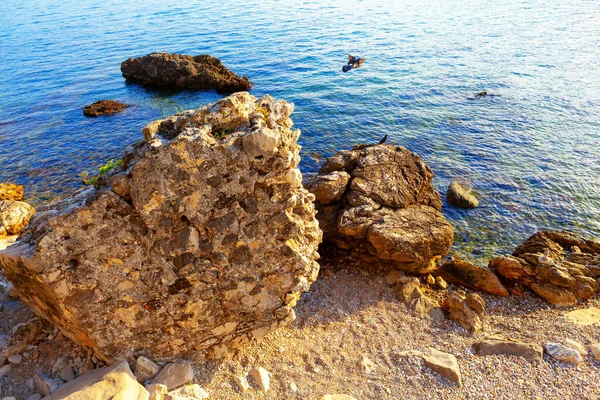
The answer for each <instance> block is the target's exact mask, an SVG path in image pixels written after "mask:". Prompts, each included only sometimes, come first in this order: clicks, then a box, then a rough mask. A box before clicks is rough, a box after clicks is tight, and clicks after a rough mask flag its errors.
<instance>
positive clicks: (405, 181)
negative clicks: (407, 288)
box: [308, 144, 454, 273]
mask: <svg viewBox="0 0 600 400" xmlns="http://www.w3.org/2000/svg"><path fill="white" fill-rule="evenodd" d="M347 177H349V180H348V181H346V179H345V178H347ZM432 179H433V172H431V169H429V167H428V166H427V165H425V163H424V162H423V160H422V159H421V157H419V156H418V155H416V154H413V153H411V152H410V151H408V150H407V149H405V148H403V147H400V146H391V145H385V144H382V145H375V146H368V145H360V146H355V147H354V148H353V149H352V150H347V151H341V152H339V153H337V154H335V155H334V156H332V157H330V158H329V159H328V160H327V161H326V162H325V163H324V164H323V166H322V167H321V169H320V171H319V175H318V176H317V177H315V178H313V179H311V180H310V182H309V184H308V187H309V190H310V191H311V192H312V193H313V194H315V196H316V197H317V203H316V204H317V209H318V210H319V213H318V214H317V218H318V219H319V224H320V227H321V229H323V233H324V238H325V239H326V240H329V241H331V242H334V243H335V244H336V245H337V246H338V247H340V248H342V249H347V250H350V249H351V250H353V251H356V252H358V253H359V254H360V255H362V256H364V257H365V258H369V259H372V258H373V256H375V257H377V258H379V259H381V260H383V261H384V262H386V263H389V264H392V265H393V266H394V267H395V268H396V269H399V270H403V271H406V272H410V273H427V272H429V271H431V270H433V269H435V268H436V261H437V260H438V259H439V258H440V257H441V256H443V255H445V254H447V253H448V251H449V250H450V246H451V245H452V241H453V240H454V230H453V229H452V227H451V226H450V224H449V223H448V222H447V221H446V219H445V218H444V216H443V215H442V214H441V213H440V212H439V210H440V209H441V207H442V202H441V199H440V196H439V194H438V193H437V192H436V191H435V189H434V188H433V185H432V184H431V180H432Z"/></svg>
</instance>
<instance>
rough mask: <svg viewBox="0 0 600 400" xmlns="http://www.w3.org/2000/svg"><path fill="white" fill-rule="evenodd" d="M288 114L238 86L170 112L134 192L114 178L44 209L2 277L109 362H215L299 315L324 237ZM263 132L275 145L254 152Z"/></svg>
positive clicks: (139, 164)
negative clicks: (210, 101)
mask: <svg viewBox="0 0 600 400" xmlns="http://www.w3.org/2000/svg"><path fill="white" fill-rule="evenodd" d="M257 110H258V111H257ZM292 110H293V105H291V104H288V103H286V102H284V101H275V100H273V98H271V97H270V96H265V97H263V98H261V99H256V98H255V97H253V96H251V95H250V94H248V93H246V92H241V93H236V94H234V95H231V96H229V97H227V98H224V99H222V100H220V101H218V102H217V103H216V104H214V105H209V106H207V107H204V108H201V109H199V110H195V111H188V112H185V113H182V114H180V115H178V116H177V117H175V118H172V119H169V120H168V122H169V123H165V124H164V127H163V128H164V129H163V128H161V129H160V130H159V131H158V134H159V135H162V138H159V137H154V138H153V139H151V140H150V142H149V143H144V144H142V145H140V146H139V147H138V148H137V149H136V151H135V152H134V154H132V155H129V156H127V157H126V158H125V162H124V168H126V171H125V173H126V175H127V177H128V178H129V179H130V184H129V185H128V186H129V188H130V189H129V193H128V194H127V196H125V193H123V197H122V196H119V195H117V194H116V193H114V192H113V191H111V190H110V182H111V179H112V176H105V177H104V178H103V180H104V181H105V182H106V183H107V184H106V185H103V184H98V185H96V186H97V188H92V189H90V191H89V192H86V193H85V196H84V197H83V198H77V199H75V200H74V201H73V202H72V203H71V204H69V205H67V206H65V207H64V208H62V209H60V210H58V211H53V212H45V213H43V214H42V213H40V214H38V217H37V218H36V219H35V222H34V223H32V226H31V229H28V232H27V235H26V236H25V237H23V239H22V240H21V241H20V242H18V243H17V244H15V245H13V246H11V247H9V248H8V249H6V250H5V251H4V252H2V253H0V264H1V265H2V268H3V269H4V272H5V275H6V277H7V278H8V279H9V280H10V281H11V282H12V283H13V284H14V286H15V287H16V288H18V290H19V292H20V294H21V298H22V299H23V300H24V301H25V302H26V303H27V304H29V305H30V306H31V307H32V308H33V309H34V311H35V312H36V313H37V314H39V315H41V316H43V317H44V318H45V319H47V320H48V321H51V322H52V323H53V324H55V325H56V326H57V327H59V329H60V330H61V331H62V333H63V334H65V335H66V336H67V337H69V338H70V339H72V340H73V341H75V342H76V343H79V344H81V345H85V346H88V347H92V348H93V349H94V350H95V352H96V354H97V355H98V356H99V357H100V358H101V359H103V360H105V361H107V362H113V361H115V360H116V359H119V358H127V359H129V360H131V361H133V357H134V356H137V355H146V356H148V357H149V358H151V359H153V360H155V361H168V360H171V359H175V358H179V357H188V358H194V355H195V354H196V353H202V354H206V353H208V355H209V356H213V357H219V356H222V355H224V354H226V353H227V352H228V349H230V348H233V347H236V346H240V345H242V344H244V343H246V342H248V341H249V340H251V339H252V338H258V337H262V336H264V335H265V334H266V333H268V332H270V331H272V330H273V329H275V328H276V327H278V326H280V325H285V324H289V323H291V322H292V321H293V320H294V319H295V314H294V312H293V310H292V308H291V305H293V304H295V301H296V300H297V299H298V297H299V294H300V292H302V291H306V290H308V289H309V287H310V283H311V282H313V281H314V280H315V279H316V277H317V274H318V271H319V265H318V264H317V262H316V259H317V258H318V253H317V247H318V245H319V243H320V242H321V236H322V234H321V231H320V230H319V227H318V223H317V221H316V218H315V209H314V206H313V203H312V201H313V200H314V196H313V195H311V194H310V193H309V192H308V191H307V190H305V189H304V188H302V182H301V179H302V178H301V173H300V171H299V170H298V168H297V166H298V162H299V155H298V153H299V150H300V147H299V146H298V145H297V143H296V141H297V140H298V137H299V135H300V131H298V130H291V129H290V127H291V126H292V121H291V120H290V119H289V116H290V114H291V112H292ZM161 126H162V125H161ZM167 128H168V129H167ZM225 128H226V129H228V132H229V133H228V134H226V135H224V136H222V137H221V135H215V132H221V131H222V130H223V129H225ZM264 135H267V136H269V137H274V138H275V139H276V140H275V143H274V144H275V145H274V146H272V147H266V146H262V147H261V149H262V150H261V154H260V155H258V156H257V155H255V153H253V155H249V154H248V153H247V152H246V146H250V147H251V148H252V149H253V151H255V149H256V146H254V145H255V144H256V143H255V141H257V142H260V141H261V139H262V138H263V136H264ZM165 136H168V137H169V138H174V139H172V140H169V139H166V138H165ZM215 136H219V137H215ZM115 170H117V168H115ZM118 172H119V171H114V173H115V174H117V173H118ZM129 197H130V200H126V199H127V198H129Z"/></svg>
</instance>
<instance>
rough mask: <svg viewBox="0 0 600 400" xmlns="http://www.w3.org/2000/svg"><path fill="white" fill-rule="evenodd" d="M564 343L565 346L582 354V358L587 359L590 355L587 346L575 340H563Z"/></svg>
mask: <svg viewBox="0 0 600 400" xmlns="http://www.w3.org/2000/svg"><path fill="white" fill-rule="evenodd" d="M563 343H564V344H565V346H567V347H569V348H571V349H573V350H576V351H577V352H578V353H579V354H581V357H585V356H587V354H588V352H587V350H586V349H585V346H584V345H582V344H581V343H579V342H576V341H575V340H571V339H565V340H563Z"/></svg>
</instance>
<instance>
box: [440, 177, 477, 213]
mask: <svg viewBox="0 0 600 400" xmlns="http://www.w3.org/2000/svg"><path fill="white" fill-rule="evenodd" d="M446 199H448V203H450V204H452V205H454V206H456V207H460V208H476V207H477V206H478V205H479V201H478V200H477V198H476V197H475V196H474V195H473V194H472V193H471V189H469V188H468V187H465V185H463V184H461V183H460V182H459V181H452V183H450V186H449V187H448V191H447V192H446Z"/></svg>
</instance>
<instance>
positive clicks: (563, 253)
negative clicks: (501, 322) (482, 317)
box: [490, 231, 600, 306]
mask: <svg viewBox="0 0 600 400" xmlns="http://www.w3.org/2000/svg"><path fill="white" fill-rule="evenodd" d="M490 268H492V269H494V270H495V271H496V273H497V274H498V275H500V276H502V277H504V278H506V279H507V280H509V281H513V282H517V283H520V284H523V285H525V286H527V287H529V288H531V290H533V291H534V292H535V293H536V294H537V295H539V296H540V297H543V298H544V299H546V300H547V301H549V302H550V303H552V304H554V305H556V306H572V305H574V304H576V303H577V301H578V300H579V299H589V298H592V297H594V296H595V295H596V294H597V293H598V291H599V290H600V283H599V282H600V280H599V278H600V243H598V242H594V241H592V240H584V239H581V238H580V237H578V236H576V235H574V234H572V233H569V232H563V231H541V232H538V233H536V234H535V235H533V236H531V237H530V238H529V239H527V240H526V241H525V242H524V243H523V244H522V245H520V246H519V247H517V248H516V249H515V251H514V252H513V254H512V256H506V257H505V256H501V257H496V258H494V259H492V260H491V261H490Z"/></svg>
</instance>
